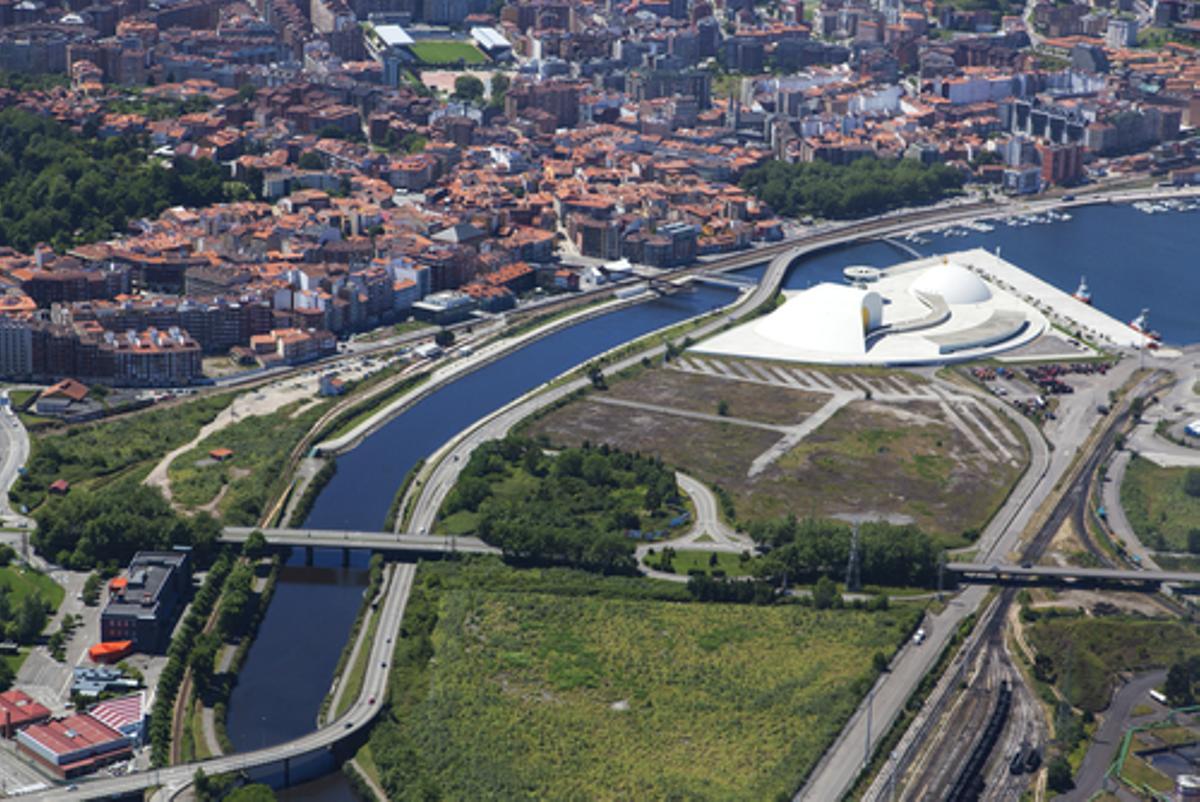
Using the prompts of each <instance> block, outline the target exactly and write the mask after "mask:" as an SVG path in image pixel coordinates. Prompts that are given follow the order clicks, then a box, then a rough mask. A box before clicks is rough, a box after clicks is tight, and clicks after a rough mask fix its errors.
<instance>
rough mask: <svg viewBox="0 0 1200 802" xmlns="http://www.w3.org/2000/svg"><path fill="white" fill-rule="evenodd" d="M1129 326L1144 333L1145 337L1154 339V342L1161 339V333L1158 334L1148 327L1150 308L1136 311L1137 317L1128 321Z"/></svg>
mask: <svg viewBox="0 0 1200 802" xmlns="http://www.w3.org/2000/svg"><path fill="white" fill-rule="evenodd" d="M1129 328H1131V329H1133V330H1134V331H1136V332H1140V333H1142V334H1145V335H1146V336H1147V337H1149V338H1150V339H1151V340H1154V341H1155V342H1157V341H1159V340H1161V339H1162V335H1160V334H1159V333H1158V332H1157V331H1154V330H1152V329H1151V328H1150V310H1149V309H1143V310H1142V311H1141V312H1140V313H1138V316H1137V317H1135V318H1134V319H1133V320H1131V321H1129Z"/></svg>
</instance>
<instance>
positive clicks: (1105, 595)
mask: <svg viewBox="0 0 1200 802" xmlns="http://www.w3.org/2000/svg"><path fill="white" fill-rule="evenodd" d="M1101 603H1105V604H1110V605H1112V606H1113V607H1116V608H1117V609H1119V610H1120V611H1121V612H1123V613H1134V614H1138V615H1144V616H1147V617H1149V618H1156V617H1158V616H1161V615H1162V614H1163V609H1162V607H1159V606H1158V605H1157V604H1155V603H1154V602H1153V601H1152V600H1151V597H1149V596H1147V595H1146V594H1144V593H1115V592H1113V591H1104V592H1099V591H1094V590H1067V591H1062V592H1060V593H1057V594H1055V598H1053V599H1047V600H1044V601H1037V602H1034V603H1033V604H1032V605H1031V606H1032V607H1033V608H1035V609H1038V610H1045V609H1053V608H1058V609H1074V610H1083V611H1084V612H1088V613H1090V612H1091V611H1092V609H1093V608H1094V607H1095V606H1096V605H1097V604H1101Z"/></svg>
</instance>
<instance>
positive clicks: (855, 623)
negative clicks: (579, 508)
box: [371, 566, 918, 800]
mask: <svg viewBox="0 0 1200 802" xmlns="http://www.w3.org/2000/svg"><path fill="white" fill-rule="evenodd" d="M422 572H423V573H425V572H429V574H426V579H425V580H424V581H423V582H422V583H421V584H419V586H418V588H417V590H416V591H415V592H414V595H413V598H412V601H411V602H410V614H409V615H406V624H405V627H406V634H405V637H404V638H403V639H402V642H401V643H400V644H399V645H398V650H397V657H396V661H395V663H394V665H395V666H396V670H395V671H394V673H393V683H394V684H393V697H392V705H393V714H392V715H391V716H390V717H388V719H387V720H386V721H385V722H384V723H382V724H381V725H380V726H377V727H376V729H375V730H374V731H373V733H372V737H371V751H372V754H373V756H374V760H375V762H376V763H377V764H378V766H379V769H380V773H381V776H382V779H383V782H384V785H385V787H386V790H387V791H388V792H389V796H390V797H391V798H393V799H416V798H444V799H555V800H558V799H563V800H565V799H589V800H608V799H611V800H617V799H621V800H624V799H691V800H701V799H714V800H744V799H777V798H781V797H788V796H790V795H791V794H792V793H793V792H794V791H795V790H796V789H797V788H798V787H799V785H800V784H801V782H802V781H803V778H804V777H805V775H806V774H807V773H808V772H809V771H810V770H811V769H812V767H813V765H814V764H815V762H816V760H817V759H818V757H819V756H820V754H821V753H822V752H823V751H824V749H825V748H826V746H827V745H828V744H829V743H830V742H831V741H832V739H833V738H834V737H835V736H836V734H837V732H838V730H839V728H840V726H841V724H842V723H843V722H844V721H845V719H846V718H847V717H848V716H849V715H850V713H851V712H852V711H853V709H854V707H855V706H856V704H857V703H858V700H859V699H860V698H861V697H862V694H863V693H864V692H865V690H866V688H867V687H868V684H869V683H870V682H871V681H872V680H873V679H874V670H873V668H872V657H873V655H874V654H875V653H876V652H882V653H884V654H886V655H890V654H891V653H892V652H893V651H894V650H895V648H896V647H897V645H898V644H899V643H900V642H901V641H902V639H903V638H904V637H905V636H906V635H907V634H908V633H909V632H910V628H911V627H912V626H914V625H915V616H916V615H917V614H918V612H917V611H914V610H891V611H886V612H882V613H866V612H862V611H854V610H838V611H815V610H812V609H808V608H801V607H798V606H790V605H789V606H781V607H767V608H763V607H752V606H735V605H719V604H694V603H693V604H687V603H678V602H669V601H659V600H653V599H633V598H623V597H621V596H622V594H623V592H624V589H625V588H626V587H627V585H626V584H625V583H622V582H621V581H620V580H598V579H595V578H591V577H589V578H586V579H585V580H584V581H585V582H586V583H587V584H586V585H580V586H579V587H578V588H573V587H572V585H573V584H574V583H573V582H572V581H570V579H569V577H568V578H567V579H565V580H563V581H562V582H561V584H560V585H559V586H558V587H546V579H547V578H548V577H546V576H545V575H542V576H539V577H534V578H531V580H530V581H531V582H536V583H538V584H540V585H542V586H543V589H544V592H534V591H532V590H530V591H522V590H520V589H519V588H518V587H515V585H517V584H519V583H521V582H523V581H525V580H524V577H523V576H519V577H517V578H516V579H510V580H509V583H508V584H509V587H508V588H507V589H506V590H504V591H499V590H489V589H486V588H489V587H493V586H492V585H490V584H487V585H483V586H482V587H465V586H463V585H464V584H465V583H462V582H457V583H453V582H452V581H449V580H448V579H447V577H446V576H445V575H444V574H445V572H446V569H445V568H442V567H440V566H434V567H432V568H424V567H423V568H422ZM433 573H437V574H438V575H437V576H433V577H430V574H433ZM511 573H514V574H515V573H517V572H511ZM559 576H560V577H566V576H567V575H565V574H560V575H559ZM431 578H432V579H435V580H436V583H435V582H431V581H430V579H431ZM419 582H420V580H419ZM643 584H645V583H643ZM585 594H586V595H585ZM410 617H411V618H412V620H411V621H410V620H409V619H410ZM422 625H426V626H428V627H429V632H430V634H429V636H428V638H427V639H424V638H423V636H422V634H421V632H420V627H421V626H422Z"/></svg>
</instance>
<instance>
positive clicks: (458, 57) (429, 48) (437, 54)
mask: <svg viewBox="0 0 1200 802" xmlns="http://www.w3.org/2000/svg"><path fill="white" fill-rule="evenodd" d="M409 49H410V50H412V52H413V55H414V56H416V57H417V58H418V59H419V60H420V61H421V63H422V64H429V65H443V64H458V63H459V62H462V63H463V64H485V63H487V56H485V55H484V54H483V51H482V50H480V49H479V48H477V47H476V46H475V45H473V44H471V43H470V42H451V41H432V40H427V41H422V42H414V43H413V44H412V45H411V46H410V48H409Z"/></svg>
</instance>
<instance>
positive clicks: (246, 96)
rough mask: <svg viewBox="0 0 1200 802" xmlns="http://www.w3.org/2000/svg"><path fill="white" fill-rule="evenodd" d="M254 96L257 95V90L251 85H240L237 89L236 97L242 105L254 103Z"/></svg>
mask: <svg viewBox="0 0 1200 802" xmlns="http://www.w3.org/2000/svg"><path fill="white" fill-rule="evenodd" d="M256 94H258V90H257V89H255V88H254V85H253V84H242V85H241V86H240V87H238V93H237V97H238V100H239V101H240V102H242V103H252V102H254V96H255V95H256Z"/></svg>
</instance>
